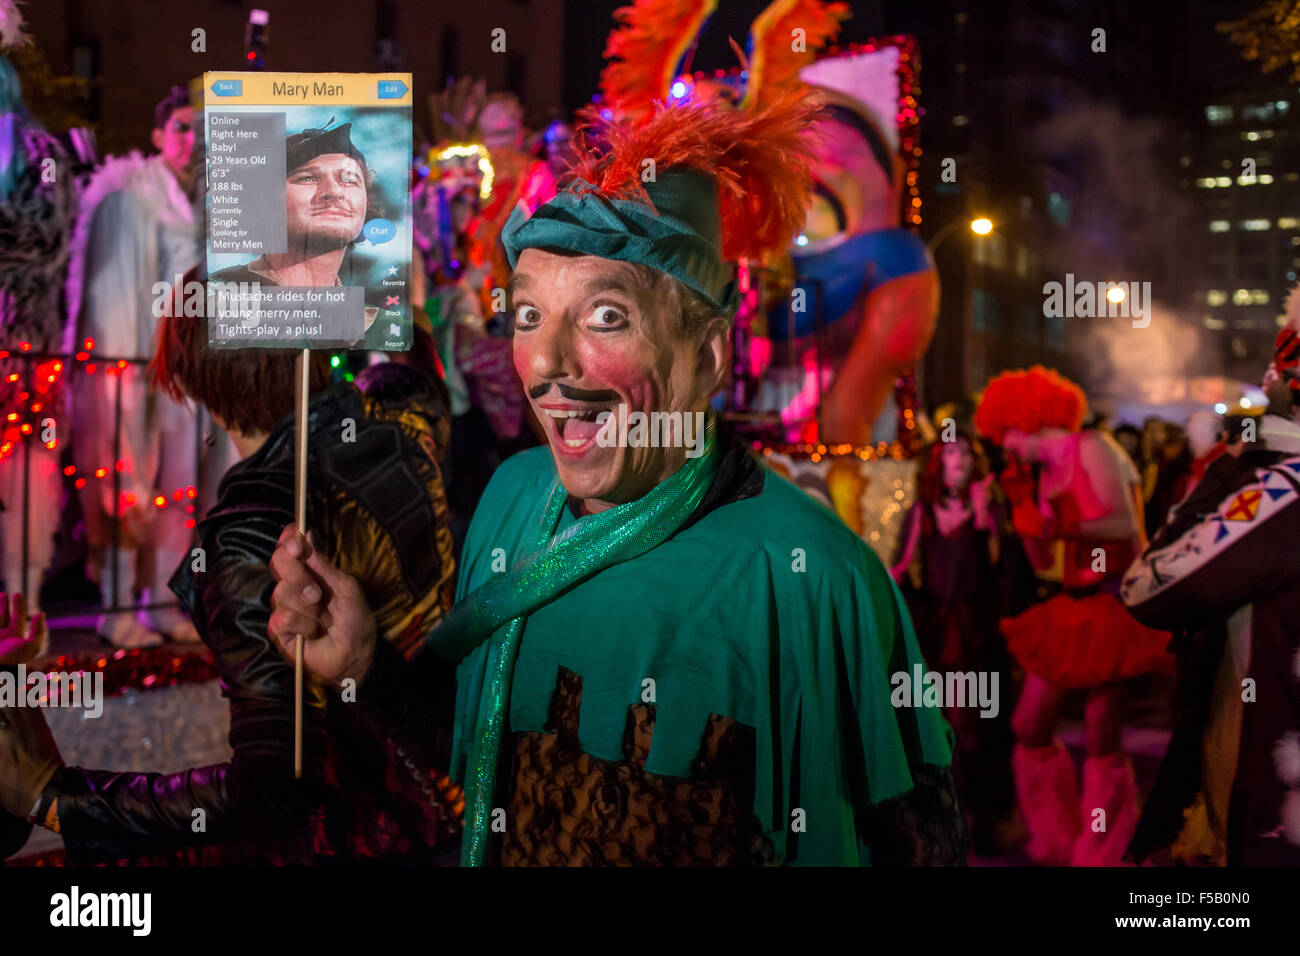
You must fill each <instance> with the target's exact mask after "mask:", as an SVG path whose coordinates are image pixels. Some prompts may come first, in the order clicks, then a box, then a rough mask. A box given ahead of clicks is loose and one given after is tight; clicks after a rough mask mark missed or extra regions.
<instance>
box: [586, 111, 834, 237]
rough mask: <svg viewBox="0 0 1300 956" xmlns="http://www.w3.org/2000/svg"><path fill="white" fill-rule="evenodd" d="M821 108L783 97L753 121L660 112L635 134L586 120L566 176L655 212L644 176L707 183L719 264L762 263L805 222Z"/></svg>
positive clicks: (634, 128)
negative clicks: (695, 175) (713, 203)
mask: <svg viewBox="0 0 1300 956" xmlns="http://www.w3.org/2000/svg"><path fill="white" fill-rule="evenodd" d="M818 107H819V103H818V101H817V100H816V99H815V98H814V97H811V96H808V95H805V94H799V93H790V94H786V95H785V96H783V97H782V98H780V99H779V100H777V101H776V102H774V103H772V104H771V105H770V106H769V107H768V108H766V109H763V110H758V111H755V112H747V111H739V110H718V109H712V108H710V107H708V106H700V105H692V104H683V105H681V106H677V107H664V106H662V105H661V106H659V107H658V108H657V110H656V112H655V113H654V115H653V116H652V118H651V119H649V120H648V121H647V122H643V123H640V124H637V123H629V122H617V121H614V122H610V121H603V120H601V119H600V118H599V117H598V116H597V115H595V114H594V111H593V112H589V113H587V114H586V116H585V118H584V119H585V125H584V126H583V127H582V128H581V129H580V131H579V138H578V151H579V157H580V158H579V160H578V162H577V164H576V165H575V166H574V167H573V173H574V174H575V175H576V176H577V177H578V178H579V179H582V180H585V181H586V182H587V183H589V184H590V186H591V187H592V188H594V189H596V190H598V191H599V192H601V193H603V194H605V195H606V196H608V197H610V198H618V199H635V200H640V201H641V202H652V200H651V197H650V196H649V194H648V193H647V191H646V186H645V184H644V182H643V176H644V175H645V173H646V170H647V169H651V168H652V169H654V170H656V172H657V173H662V172H663V171H665V170H682V169H689V170H694V171H696V172H700V173H704V174H706V175H708V176H711V177H712V178H713V179H714V180H715V181H716V182H717V201H718V206H719V219H720V223H721V231H722V235H721V240H722V244H721V248H720V250H719V251H720V252H721V253H722V258H723V259H725V260H727V261H728V262H736V261H738V260H739V259H742V258H744V259H758V260H763V259H766V258H767V257H768V256H770V255H772V254H775V253H777V252H780V251H781V250H783V249H785V248H786V247H787V246H788V245H789V244H790V242H791V240H793V238H794V236H795V234H796V232H797V230H798V229H799V228H800V227H801V226H802V225H803V222H804V217H805V216H806V214H807V208H808V200H809V194H810V191H811V189H812V176H811V174H810V172H809V165H810V163H811V162H812V158H813V151H814V149H815V148H816V145H817V144H816V139H815V137H814V136H813V135H812V133H811V131H810V130H811V127H812V126H813V124H814V123H815V121H816V117H817V110H818ZM593 142H600V143H602V144H603V147H597V146H593Z"/></svg>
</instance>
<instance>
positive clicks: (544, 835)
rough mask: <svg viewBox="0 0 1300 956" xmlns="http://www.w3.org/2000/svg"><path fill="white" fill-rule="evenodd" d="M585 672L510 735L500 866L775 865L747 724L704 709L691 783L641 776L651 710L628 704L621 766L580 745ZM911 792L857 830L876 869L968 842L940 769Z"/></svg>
mask: <svg viewBox="0 0 1300 956" xmlns="http://www.w3.org/2000/svg"><path fill="white" fill-rule="evenodd" d="M581 707H582V678H581V677H580V676H579V675H577V674H575V673H573V672H572V671H570V670H568V669H566V668H564V667H561V668H559V675H558V678H557V680H556V689H555V695H554V697H553V698H552V700H551V710H550V719H549V720H548V721H547V724H546V727H545V728H544V730H543V731H542V732H529V733H519V734H516V735H515V751H514V755H513V761H512V768H511V779H512V780H513V782H514V787H513V791H512V793H511V797H510V801H509V809H508V811H507V813H506V831H505V834H504V836H503V838H502V842H501V856H500V861H501V865H503V866H592V865H597V866H599V865H614V866H772V865H780V864H781V862H782V861H781V859H780V857H779V856H778V855H777V853H776V852H775V850H774V849H773V847H772V844H771V842H770V841H769V840H768V839H767V838H766V836H765V834H764V833H763V830H762V827H761V826H760V824H759V821H758V820H757V818H756V817H755V816H754V814H753V811H752V806H753V797H754V730H753V728H752V727H747V726H745V725H744V724H740V723H737V722H736V721H734V720H732V719H731V718H730V717H723V716H720V715H718V714H713V715H711V716H710V717H709V720H708V723H707V725H706V726H705V728H704V730H703V734H702V737H701V742H700V752H699V755H698V756H697V757H696V759H695V762H694V765H693V767H692V770H693V775H692V776H691V777H690V778H680V777H668V776H662V775H660V774H655V773H648V772H646V770H645V769H644V768H645V762H646V758H647V756H648V755H649V753H650V744H651V741H652V739H653V736H654V726H655V706H654V705H653V704H636V705H633V706H631V707H629V708H628V721H627V729H626V731H625V733H624V737H623V753H624V757H625V759H624V760H622V761H610V760H602V759H600V758H598V757H593V756H591V755H590V754H587V753H584V752H583V751H582V748H581V746H580V745H579V743H578V715H579V713H580V710H581ZM912 773H913V777H914V779H915V781H916V787H915V788H914V789H913V790H912V791H910V792H909V793H907V794H904V795H903V796H901V797H898V798H895V799H893V800H887V801H884V802H883V803H881V804H879V805H878V806H875V807H872V808H871V809H870V810H868V811H866V812H865V813H864V814H863V815H862V820H861V822H860V825H861V827H862V831H863V832H864V833H865V834H867V835H868V839H869V841H870V845H871V856H872V862H873V863H875V864H876V865H878V866H956V865H962V864H964V862H965V860H966V850H967V837H966V829H965V824H964V822H963V820H962V815H961V813H960V812H959V811H958V809H957V792H956V788H955V786H954V784H953V778H952V772H951V770H950V769H949V768H948V767H935V766H931V765H928V764H921V765H918V766H915V767H914V768H913V769H912Z"/></svg>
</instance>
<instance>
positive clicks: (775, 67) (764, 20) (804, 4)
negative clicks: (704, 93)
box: [745, 0, 850, 107]
mask: <svg viewBox="0 0 1300 956" xmlns="http://www.w3.org/2000/svg"><path fill="white" fill-rule="evenodd" d="M849 15H850V14H849V5H848V4H847V3H825V4H824V3H821V2H819V0H775V2H773V3H771V4H769V5H768V7H767V9H765V10H764V11H763V12H762V13H761V14H759V16H758V19H756V20H755V21H754V23H753V25H752V26H751V27H750V28H749V83H748V84H747V87H746V92H745V105H746V106H747V107H752V106H758V107H762V106H764V105H766V104H767V103H769V102H771V101H772V100H773V99H774V98H775V97H776V96H777V95H778V94H779V92H780V91H781V90H787V89H790V88H791V87H796V86H799V85H800V83H801V82H802V81H801V80H800V79H799V71H800V70H801V69H803V68H804V67H805V66H807V65H808V64H809V63H811V62H812V61H813V60H814V59H815V54H816V52H817V51H818V50H820V49H821V48H822V47H823V46H826V45H827V44H829V43H831V42H832V41H833V40H834V39H835V38H836V37H837V36H838V35H839V32H840V23H841V22H843V21H844V20H847V19H848V18H849ZM796 29H799V30H802V31H803V41H804V44H803V49H802V50H801V51H799V52H795V50H794V49H793V47H794V44H793V43H792V42H791V39H792V37H793V33H794V31H795V30H796Z"/></svg>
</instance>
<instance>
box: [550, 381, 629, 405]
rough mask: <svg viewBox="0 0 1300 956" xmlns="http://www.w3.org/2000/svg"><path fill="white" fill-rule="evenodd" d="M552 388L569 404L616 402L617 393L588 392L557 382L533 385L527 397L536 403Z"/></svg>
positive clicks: (607, 391)
mask: <svg viewBox="0 0 1300 956" xmlns="http://www.w3.org/2000/svg"><path fill="white" fill-rule="evenodd" d="M552 388H554V389H556V390H558V391H559V393H560V396H561V397H562V398H567V399H568V400H569V401H571V402H592V403H598V402H617V401H618V393H617V392H611V391H610V390H609V389H598V390H596V391H588V390H587V389H585V388H574V387H573V386H572V385H562V384H560V383H559V382H542V383H541V384H540V385H534V386H533V387H532V388H530V389H529V390H528V397H529V398H531V399H533V401H536V400H537V399H539V398H541V397H542V396H543V395H545V394H546V393H547V392H549V391H550V390H551V389H552Z"/></svg>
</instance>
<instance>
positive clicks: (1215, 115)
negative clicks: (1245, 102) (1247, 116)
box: [1205, 106, 1232, 126]
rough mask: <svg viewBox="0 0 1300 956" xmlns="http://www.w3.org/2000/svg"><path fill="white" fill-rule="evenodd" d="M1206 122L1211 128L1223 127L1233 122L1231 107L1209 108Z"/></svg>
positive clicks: (1206, 110) (1206, 111)
mask: <svg viewBox="0 0 1300 956" xmlns="http://www.w3.org/2000/svg"><path fill="white" fill-rule="evenodd" d="M1205 120H1206V122H1207V123H1209V124H1210V125H1211V126H1223V125H1225V124H1227V123H1231V122H1232V107H1231V106H1207V107H1206V108H1205Z"/></svg>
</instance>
